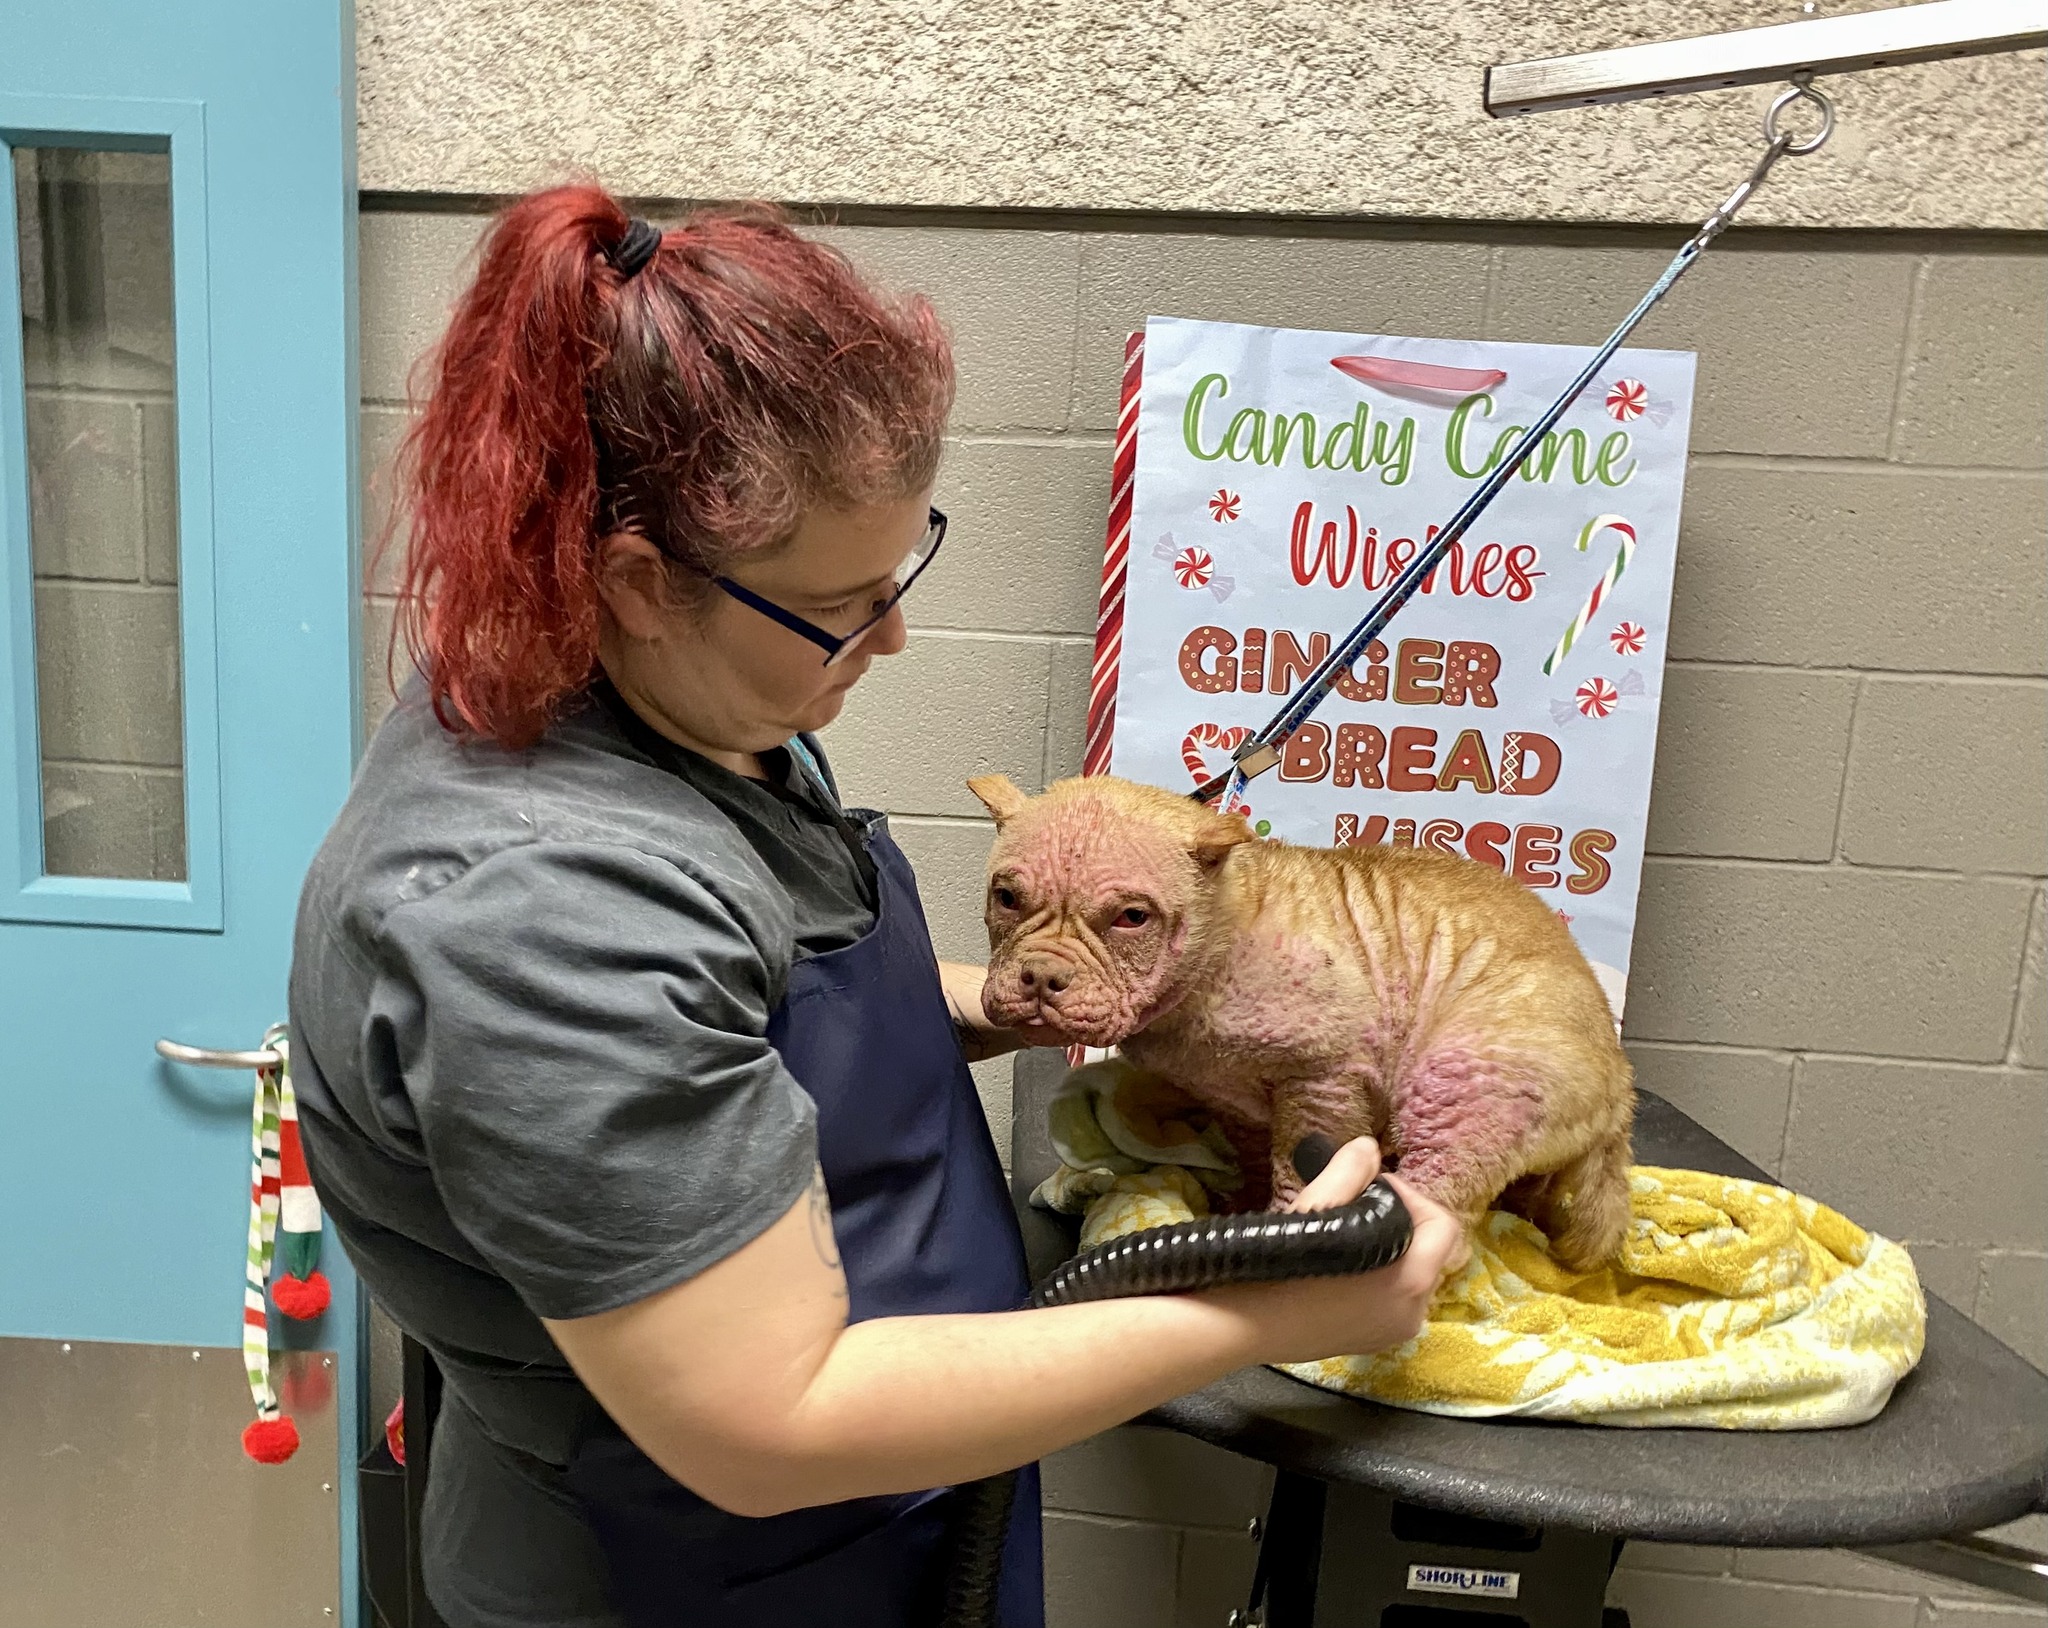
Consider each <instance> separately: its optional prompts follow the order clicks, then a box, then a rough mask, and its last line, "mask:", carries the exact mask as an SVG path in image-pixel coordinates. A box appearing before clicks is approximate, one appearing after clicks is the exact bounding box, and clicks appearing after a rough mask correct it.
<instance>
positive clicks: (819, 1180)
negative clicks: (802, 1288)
mask: <svg viewBox="0 0 2048 1628" xmlns="http://www.w3.org/2000/svg"><path fill="white" fill-rule="evenodd" d="M810 1215H811V1247H812V1248H813V1249H815V1250H816V1251H817V1252H818V1259H819V1260H821V1261H823V1262H824V1263H825V1265H827V1266H829V1267H830V1268H831V1269H832V1270H833V1271H835V1272H837V1271H840V1270H841V1269H842V1268H841V1266H840V1263H839V1240H838V1239H837V1238H835V1237H833V1236H832V1197H831V1195H830V1194H829V1193H827V1192H826V1191H825V1172H824V1170H823V1169H822V1168H813V1170H812V1171H811V1204H810Z"/></svg>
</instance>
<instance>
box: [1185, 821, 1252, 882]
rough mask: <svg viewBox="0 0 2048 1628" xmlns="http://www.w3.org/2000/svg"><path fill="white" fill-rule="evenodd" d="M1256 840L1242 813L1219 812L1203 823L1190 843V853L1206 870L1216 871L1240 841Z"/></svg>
mask: <svg viewBox="0 0 2048 1628" xmlns="http://www.w3.org/2000/svg"><path fill="white" fill-rule="evenodd" d="M1254 840H1256V839H1255V838H1254V837H1253V835H1252V828H1251V827H1250V826H1249V825H1247V824H1246V823H1245V817H1244V816H1243V815H1242V814H1218V815H1215V816H1213V817H1212V818H1211V819H1209V820H1207V821H1205V822H1204V823H1203V826H1202V829H1201V830H1200V831H1199V832H1198V833H1197V834H1196V835H1195V838H1194V840H1193V841H1191V842H1190V843H1189V844H1188V854H1189V856H1190V857H1191V858H1192V859H1193V860H1194V862H1195V863H1196V864H1197V865H1199V866H1201V867H1202V869H1203V870H1205V871H1214V870H1216V869H1217V868H1218V867H1220V866H1221V865H1222V863H1223V862H1224V860H1226V859H1228V858H1229V857H1230V851H1231V849H1233V848H1235V847H1237V846H1238V845H1239V844H1240V843H1245V842H1251V841H1254Z"/></svg>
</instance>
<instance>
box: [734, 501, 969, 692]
mask: <svg viewBox="0 0 2048 1628" xmlns="http://www.w3.org/2000/svg"><path fill="white" fill-rule="evenodd" d="M925 535H926V536H927V537H929V538H930V539H931V547H930V548H928V549H926V550H925V553H924V558H922V559H921V560H919V561H918V562H917V567H916V569H915V570H913V571H912V572H911V573H910V575H909V576H907V577H905V578H904V579H903V581H902V582H900V583H898V584H897V585H896V591H895V592H894V593H893V594H891V595H890V596H889V598H888V601H887V603H885V604H884V605H883V606H882V608H881V609H880V610H878V611H876V612H875V614H874V615H872V616H870V617H869V618H868V619H867V620H866V621H865V622H863V623H861V625H860V626H859V627H857V628H855V629H854V630H853V631H852V632H851V633H848V634H844V635H842V634H838V633H831V632H828V631H826V630H825V629H824V628H821V627H820V626H818V624H817V623H816V622H812V621H808V620H806V619H805V618H804V617H801V616H799V615H797V613H796V612H795V611H793V610H784V609H783V608H782V607H781V606H780V605H778V604H776V603H775V601H774V600H772V599H766V598H763V597H762V596H761V595H760V594H757V593H755V592H754V590H753V589H751V588H749V587H746V586H744V585H743V584H741V583H737V582H735V581H733V580H732V578H731V577H723V576H718V577H713V578H712V579H711V580H712V581H713V582H714V583H716V584H717V585H718V586H719V587H720V588H722V589H724V590H725V592H727V593H728V594H730V595H732V597H733V598H735V599H737V600H738V601H739V602H740V603H741V604H742V605H745V606H746V607H747V608H748V609H749V610H756V611H759V612H760V613H761V614H762V615H763V616H765V617H767V618H768V620H769V621H771V622H775V623H778V624H779V625H781V626H783V627H786V628H788V629H789V631H790V632H792V633H795V634H797V635H799V636H800V637H802V638H806V639H809V640H810V641H811V643H812V644H814V645H816V646H817V647H818V648H819V649H820V650H822V651H824V652H825V665H826V666H827V667H832V666H836V665H837V664H838V663H839V662H840V661H841V660H843V659H844V658H845V657H846V656H848V655H850V654H852V652H853V648H854V646H855V645H857V644H859V643H860V641H861V640H862V639H864V638H865V637H867V635H868V634H870V633H872V632H873V631H874V629H875V625H876V624H877V623H878V622H880V621H881V620H882V619H883V618H884V617H885V616H887V615H888V614H889V612H891V611H892V610H894V609H895V608H896V606H897V605H898V603H899V602H900V601H901V600H902V598H903V596H904V595H905V594H907V593H909V592H910V589H911V586H912V584H914V583H915V582H916V581H917V579H918V578H919V577H921V576H923V575H924V573H925V569H926V568H927V567H928V566H929V565H930V564H931V563H932V561H933V560H935V559H937V558H938V557H939V545H940V544H941V543H943V542H944V541H945V540H946V517H945V516H944V515H943V514H941V513H940V512H939V511H938V510H937V509H933V510H932V511H931V513H930V517H929V519H928V520H927V521H926V523H925Z"/></svg>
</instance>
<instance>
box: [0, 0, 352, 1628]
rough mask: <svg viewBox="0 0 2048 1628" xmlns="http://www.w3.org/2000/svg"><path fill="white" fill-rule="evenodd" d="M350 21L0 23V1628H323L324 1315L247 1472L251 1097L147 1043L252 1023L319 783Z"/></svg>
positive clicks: (348, 1556) (346, 616)
mask: <svg viewBox="0 0 2048 1628" xmlns="http://www.w3.org/2000/svg"><path fill="white" fill-rule="evenodd" d="M352 27H353V16H352V10H351V7H350V6H349V5H348V4H347V3H346V0H293V3H292V4H288V5H278V4H274V3H269V4H259V3H255V0H249V3H239V0H182V3H179V4H176V5H165V4H162V3H161V0H157V3H147V0H27V3H26V4H24V3H22V0H16V3H15V4H13V5H11V6H9V7H8V9H7V16H6V20H5V22H4V23H0V149H4V151H0V159H4V162H0V1011H4V1014H5V1022H4V1024H0V1533H4V1537H0V1628H4V1625H6V1624H13V1623H22V1624H29V1623H33V1624H35V1625H37V1628H66V1625H71V1624H78V1625H94V1628H98V1625H109V1628H111V1625H114V1624H122V1625H133V1624H138V1623H148V1624H151V1625H152V1628H165V1625H169V1624H173V1623H185V1622H191V1623H200V1622H204V1623H208V1624H249V1625H251V1628H256V1625H261V1628H276V1625H282V1624H286V1623H297V1622H305V1623H310V1624H324V1623H332V1622H342V1623H349V1624H353V1623H354V1621H355V1619H356V1592H357V1591H356V1589H355V1587H354V1586H353V1578H354V1570H355V1559H354V1544H353V1531H354V1518H353V1502H352V1494H353V1487H354V1481H353V1477H352V1475H351V1474H349V1473H348V1471H349V1467H350V1466H351V1465H352V1463H353V1459H354V1454H355V1447H356V1440H357V1436H358V1434H359V1426H360V1421H359V1420H358V1419H357V1417H356V1408H357V1402H356V1396H357V1392H358V1383H359V1382H358V1369H357V1361H356V1350H357V1345H358V1340H357V1337H356V1328H357V1303H356V1296H355V1292H354V1286H353V1283H352V1281H351V1280H350V1278H349V1276H348V1273H347V1270H346V1266H345V1263H344V1262H343V1260H342V1258H341V1252H340V1250H339V1249H338V1248H335V1247H332V1245H331V1240H330V1247H328V1248H327V1249H326V1250H325V1252H324V1254H325V1260H324V1263H323V1264H324V1265H325V1267H326V1269H327V1271H328V1274H329V1276H330V1278H331V1279H332V1280H333V1283H334V1287H335V1300H334V1303H333V1304H332V1306H331V1307H330V1308H329V1310H328V1311H327V1312H326V1314H325V1315H324V1316H323V1317H322V1318H320V1319H319V1320H318V1321H316V1322H314V1323H311V1324H309V1325H305V1326H303V1327H300V1326H297V1325H294V1326H293V1328H292V1330H291V1331H290V1332H291V1333H292V1335H293V1338H294V1340H295V1342H296V1343H297V1344H299V1345H302V1346H303V1347H304V1348H305V1349H304V1350H303V1351H301V1352H299V1353H296V1354H294V1355H293V1356H292V1357H291V1358H289V1359H288V1360H287V1361H285V1362H283V1363H281V1364H280V1373H279V1377H280V1378H282V1379H283V1380H284V1381H285V1388H286V1390H287V1391H288V1393H289V1394H288V1395H287V1398H286V1405H287V1408H288V1409H290V1410H291V1411H293V1412H294V1413H295V1416H296V1417H297V1421H298V1424H299V1426H300V1429H301V1433H302V1436H303V1445H302V1446H301V1448H300V1451H299V1453H298V1454H297V1456H296V1457H294V1458H293V1459H292V1460H291V1461H290V1462H288V1463H285V1464H282V1465H278V1466H275V1467H263V1466H258V1465H256V1464H254V1463H252V1462H250V1461H249V1460H247V1459H246V1458H244V1457H243V1455H242V1452H241V1444H240V1436H239V1433H240V1429H241V1427H242V1425H243V1424H245V1423H247V1422H248V1420H249V1419H250V1418H251V1417H252V1416H253V1409H252V1404H251V1402H250V1397H249V1391H248V1387H247V1382H246V1379H245V1377H244V1375H243V1372H242V1361H241V1356H240V1349H239V1348H240V1342H241V1326H242V1305H243V1300H242V1268H243V1256H244V1237H245V1232H246V1227H247V1215H248V1204H249V1112H250V1106H249V1103H250V1091H251V1087H252V1084H253V1076H252V1075H251V1074H249V1073H248V1072H246V1071H239V1070H235V1069H233V1068H227V1067H219V1068H208V1067H193V1066H188V1065H185V1064H175V1063H170V1062H166V1061H164V1060H163V1059H162V1058H160V1057H159V1056H158V1054H157V1052H156V1049H155V1047H156V1043H157V1042H158V1041H159V1040H160V1039H167V1040H170V1041H173V1042H179V1043H183V1044H185V1045H188V1046H196V1047H201V1048H218V1049H247V1048H252V1047H255V1046H257V1045H258V1044H259V1042H260V1039H261V1037H262V1035H263V1033H264V1030H265V1028H266V1027H267V1026H268V1025H270V1024H271V1023H273V1022H276V1021H278V1020H279V1019H281V1018H282V1016H283V1013H284V993H285V975H286V970H287V962H288V957H289V953H290V943H291V925H292V915H293V908H294V904H295V901H296V897H297V892H298V884H299V879H300V876H301V874H302V872H303V870H304V868H305V865H306V863H307V861H308V859H309V858H310V857H311V855H312V853H313V850H314V849H315V847H316V846H317V845H318V843H319V840H320V838H321V836H322V834H323V833H324V831H325V830H326V827H327V824H328V822H329V820H330V819H331V818H332V817H333V814H334V811H335V810H336V808H337V807H338V806H339V805H340V802H341V800H342V797H343V796H344V794H345V793H346V790H347V785H348V776H349V770H350V765H351V762H352V757H353V722H352V721H353V720H354V718H355V717H356V715H357V708H356V696H355V683H354V678H353V674H354V672H355V663H354V661H353V660H352V657H351V648H352V636H353V620H354V614H355V612H354V606H355V602H356V592H355V586H356V581H357V568H356V561H355V552H356V549H355V534H356V525H355V512H354V492H355V489H356V488H355V480H354V475H353V465H354V425H355V410H354V401H355V393H356V392H355V332H354V301H355V247H354V245H355V208H356V204H355V184H354V150H355V129H354V47H353V38H352ZM280 1322H282V1320H281V1319H277V1318H276V1317H275V1316H274V1315H273V1327H274V1328H275V1327H276V1325H277V1324H278V1323H280ZM345 1579H346V1580H347V1582H346V1586H345V1581H344V1580H345Z"/></svg>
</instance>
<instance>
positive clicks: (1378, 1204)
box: [939, 1135, 1411, 1628]
mask: <svg viewBox="0 0 2048 1628" xmlns="http://www.w3.org/2000/svg"><path fill="white" fill-rule="evenodd" d="M1335 1152H1336V1144H1335V1143H1334V1142H1332V1141H1331V1140H1330V1139H1329V1138H1328V1137H1326V1136H1322V1135H1314V1136H1308V1137H1304V1138H1303V1139H1302V1141H1301V1142H1300V1143H1299V1144H1298V1145H1297V1146H1296V1148H1295V1150H1294V1156H1293V1162H1294V1168H1295V1170H1296V1171H1297V1172H1298V1173H1299V1174H1300V1176H1301V1178H1302V1180H1303V1181H1313V1180H1314V1179H1315V1178H1316V1176H1317V1175H1319V1174H1320V1173H1321V1171H1322V1168H1323V1166H1324V1165H1326V1164H1328V1163H1329V1162H1330V1157H1331V1155H1332V1154H1333V1153H1335ZM1410 1232H1411V1223H1410V1221H1409V1216H1408V1211H1407V1208H1406V1207H1405V1206H1404V1205H1403V1204H1402V1203H1401V1200H1400V1198H1399V1197H1398V1196H1397V1195H1396V1194H1395V1192H1394V1190H1393V1188H1391V1187H1389V1186H1388V1185H1387V1184H1386V1183H1385V1182H1383V1181H1376V1182H1374V1183H1373V1184H1372V1185H1371V1186H1370V1187H1368V1188H1366V1190H1365V1191H1364V1192H1363V1193H1361V1194H1360V1195H1359V1196H1358V1199H1357V1201H1356V1202H1354V1203H1351V1204H1346V1205H1344V1206H1342V1207H1341V1208H1338V1209H1334V1210H1315V1211H1309V1212H1306V1213H1303V1214H1289V1213H1287V1212H1284V1211H1278V1210H1262V1211H1258V1212H1256V1213H1253V1214H1249V1215H1222V1216H1214V1217H1210V1218H1209V1219H1206V1220H1201V1221H1182V1222H1180V1223H1178V1224H1177V1225H1175V1226H1171V1227H1155V1228H1152V1229H1151V1230H1150V1231H1146V1232H1134V1233H1130V1234H1128V1235H1126V1236H1125V1237H1122V1238H1113V1239H1111V1240H1110V1241H1109V1242H1108V1243H1106V1244H1097V1245H1096V1246H1095V1248H1093V1249H1090V1250H1085V1251H1083V1252H1082V1253H1081V1254H1079V1255H1076V1256H1075V1257H1074V1258H1073V1259H1072V1260H1070V1261H1067V1262H1065V1263H1063V1264H1062V1265H1061V1266H1060V1267H1058V1268H1057V1269H1056V1270H1055V1271H1054V1272H1053V1273H1052V1275H1051V1276H1050V1277H1048V1278H1047V1279H1046V1280H1045V1281H1044V1282H1043V1283H1041V1284H1040V1285H1039V1286H1038V1290H1037V1292H1036V1293H1035V1294H1033V1295H1032V1297H1031V1303H1032V1304H1033V1305H1034V1306H1072V1305H1078V1304H1079V1303H1080V1302H1082V1301H1084V1300H1112V1299H1116V1298H1119V1297H1121V1296H1124V1295H1138V1294H1185V1293H1188V1292H1189V1291H1191V1290H1195V1289H1213V1288H1217V1287H1219V1286H1220V1285H1223V1284H1226V1283H1270V1282H1274V1281H1276V1280H1279V1279H1282V1278H1308V1277H1343V1276H1348V1275H1351V1274H1354V1273H1359V1272H1373V1271H1377V1270H1378V1269H1379V1268H1380V1267H1382V1266H1388V1265H1391V1264H1392V1263H1393V1262H1395V1261H1397V1260H1399V1259H1400V1258H1401V1256H1402V1255H1403V1254H1404V1253H1405V1252H1406V1251H1407V1248H1408V1240H1409V1235H1410ZM1016 1491H1017V1476H1016V1472H1015V1471H1009V1472H1006V1473H1005V1474H1002V1475H992V1476H989V1477H987V1478H986V1479H985V1480H981V1481H976V1482H972V1483H970V1484H969V1485H967V1486H964V1487H962V1488H961V1489H960V1492H959V1500H960V1501H959V1505H958V1508H957V1513H956V1515H955V1517H954V1525H953V1536H952V1555H951V1558H950V1560H949V1563H948V1566H947V1575H946V1587H945V1602H944V1611H943V1615H942V1616H941V1617H940V1619H939V1622H940V1628H996V1587H997V1584H998V1582H999V1580H1000V1578H1001V1575H1002V1564H1003V1539H1004V1536H1005V1534H1006V1533H1007V1531H1008V1530H1009V1524H1010V1506H1011V1504H1012V1502H1013V1501H1014V1499H1015V1497H1016Z"/></svg>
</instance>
